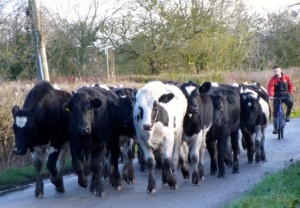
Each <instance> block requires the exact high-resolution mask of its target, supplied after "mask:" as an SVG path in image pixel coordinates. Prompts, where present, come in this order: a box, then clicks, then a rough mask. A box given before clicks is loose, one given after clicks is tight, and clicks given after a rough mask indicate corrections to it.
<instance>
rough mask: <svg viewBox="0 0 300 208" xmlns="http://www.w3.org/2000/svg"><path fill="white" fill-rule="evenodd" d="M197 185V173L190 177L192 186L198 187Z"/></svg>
mask: <svg viewBox="0 0 300 208" xmlns="http://www.w3.org/2000/svg"><path fill="white" fill-rule="evenodd" d="M198 183H199V175H198V173H193V175H192V184H194V185H198Z"/></svg>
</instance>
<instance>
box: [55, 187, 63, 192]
mask: <svg viewBox="0 0 300 208" xmlns="http://www.w3.org/2000/svg"><path fill="white" fill-rule="evenodd" d="M55 190H56V192H57V193H65V188H64V187H63V186H61V187H58V186H57V187H55Z"/></svg>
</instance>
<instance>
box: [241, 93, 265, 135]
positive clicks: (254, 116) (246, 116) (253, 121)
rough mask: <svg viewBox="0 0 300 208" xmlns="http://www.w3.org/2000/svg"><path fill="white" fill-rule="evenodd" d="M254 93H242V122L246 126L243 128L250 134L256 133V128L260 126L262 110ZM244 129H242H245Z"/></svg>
mask: <svg viewBox="0 0 300 208" xmlns="http://www.w3.org/2000/svg"><path fill="white" fill-rule="evenodd" d="M258 99H259V98H255V97H254V96H253V94H252V93H249V92H246V93H241V95H240V103H241V122H242V123H243V124H245V125H244V126H243V127H245V128H244V130H245V131H248V132H249V133H254V132H255V126H256V125H259V124H260V118H261V115H262V109H261V106H260V104H259V101H258ZM243 127H242V128H243Z"/></svg>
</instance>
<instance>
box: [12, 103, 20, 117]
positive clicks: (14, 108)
mask: <svg viewBox="0 0 300 208" xmlns="http://www.w3.org/2000/svg"><path fill="white" fill-rule="evenodd" d="M19 110H21V109H20V107H19V106H18V105H14V106H13V107H12V109H11V112H12V114H13V116H14V117H15V116H16V113H17V112H18V111H19Z"/></svg>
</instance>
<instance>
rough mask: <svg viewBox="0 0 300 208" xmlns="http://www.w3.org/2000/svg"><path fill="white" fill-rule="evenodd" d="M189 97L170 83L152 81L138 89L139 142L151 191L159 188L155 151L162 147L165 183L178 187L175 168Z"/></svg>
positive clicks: (135, 121) (148, 189) (134, 116)
mask: <svg viewBox="0 0 300 208" xmlns="http://www.w3.org/2000/svg"><path fill="white" fill-rule="evenodd" d="M186 109H187V100H186V98H185V96H184V94H183V93H182V91H181V90H180V89H179V88H178V87H176V86H174V85H170V84H163V83H162V82H160V81H152V82H149V83H147V84H145V85H144V86H143V87H142V88H140V89H139V90H138V93H137V95H136V103H135V105H134V114H133V118H134V127H135V130H136V136H137V142H138V144H139V146H140V147H141V148H142V150H143V154H144V157H145V160H146V166H147V169H148V170H149V177H148V187H147V191H148V193H154V192H155V190H156V181H155V173H154V172H155V170H154V166H155V158H154V155H153V150H157V149H161V150H162V156H161V158H162V182H163V183H164V184H165V183H168V185H169V186H170V187H171V188H172V189H177V188H178V185H177V182H176V169H177V165H178V151H179V145H180V140H181V136H182V124H183V118H184V115H185V112H186Z"/></svg>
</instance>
